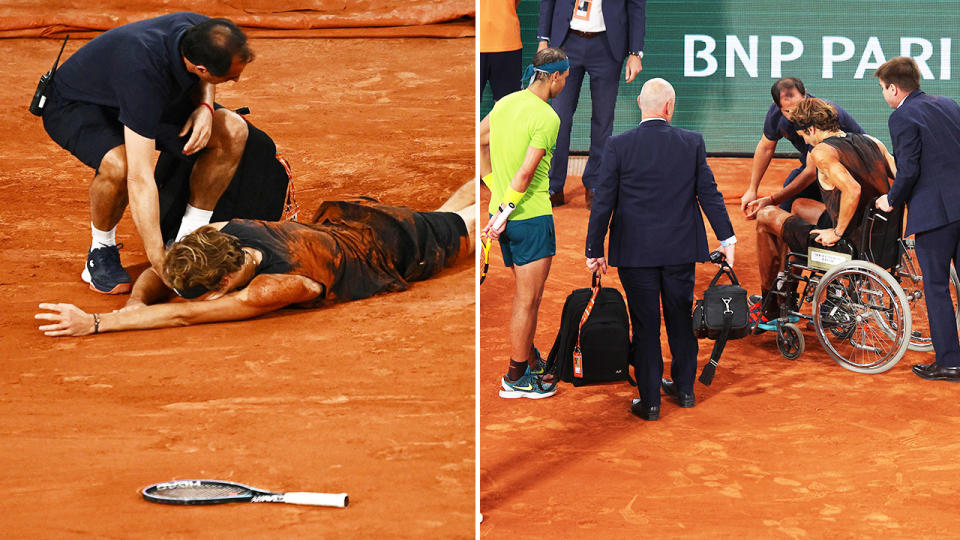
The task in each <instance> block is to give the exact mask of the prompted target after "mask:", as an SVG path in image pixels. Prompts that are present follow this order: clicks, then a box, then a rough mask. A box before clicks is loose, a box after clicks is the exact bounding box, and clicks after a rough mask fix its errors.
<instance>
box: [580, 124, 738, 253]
mask: <svg viewBox="0 0 960 540" xmlns="http://www.w3.org/2000/svg"><path fill="white" fill-rule="evenodd" d="M601 164H602V165H601V168H600V178H599V184H598V186H597V189H596V195H595V196H594V199H593V208H592V210H591V212H590V224H589V227H588V228H587V249H586V255H587V257H590V258H595V257H603V239H604V236H605V235H606V233H607V224H608V223H609V228H610V255H609V257H608V258H607V259H608V261H607V262H608V263H609V264H610V265H611V266H628V267H637V266H667V265H673V264H686V263H692V262H705V261H707V260H708V255H709V251H710V249H709V246H708V245H707V235H706V231H705V230H704V224H703V215H702V214H701V213H700V210H701V208H702V209H703V212H704V213H705V214H706V215H707V219H709V220H710V225H711V227H712V228H713V231H714V232H715V233H716V236H717V238H718V239H720V240H726V239H727V238H729V237H731V236H733V225H731V223H730V217H729V216H728V215H727V208H726V206H724V203H723V195H722V194H721V193H720V192H719V191H718V190H717V183H716V181H715V180H714V179H713V172H712V171H711V170H710V167H709V166H708V165H707V151H706V145H705V144H704V142H703V136H702V135H701V134H699V133H697V132H696V131H688V130H686V129H680V128H676V127H673V126H671V125H670V124H668V123H666V122H665V121H662V120H650V121H647V122H644V123H642V124H640V125H639V126H638V127H636V128H634V129H631V130H630V131H627V132H624V133H621V134H619V135H616V136H614V137H611V138H610V140H609V141H608V142H607V146H606V149H605V151H604V153H603V160H602V161H601ZM611 214H612V215H613V219H612V220H611Z"/></svg>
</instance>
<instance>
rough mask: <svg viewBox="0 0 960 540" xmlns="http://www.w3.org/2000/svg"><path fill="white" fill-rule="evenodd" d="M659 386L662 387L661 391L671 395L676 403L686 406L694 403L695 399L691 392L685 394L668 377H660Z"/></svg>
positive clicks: (691, 405)
mask: <svg viewBox="0 0 960 540" xmlns="http://www.w3.org/2000/svg"><path fill="white" fill-rule="evenodd" d="M660 387H661V388H663V393H664V394H666V395H668V396H670V397H672V398H673V400H674V401H676V402H677V405H679V406H681V407H683V408H685V409H686V408H688V407H693V406H694V405H696V404H697V403H696V399H695V398H694V397H693V394H685V393H683V392H681V391H680V388H679V387H678V386H677V383H675V382H673V381H671V380H670V379H661V380H660Z"/></svg>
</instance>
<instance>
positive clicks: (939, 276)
mask: <svg viewBox="0 0 960 540" xmlns="http://www.w3.org/2000/svg"><path fill="white" fill-rule="evenodd" d="M916 239H917V246H916V249H917V261H918V262H919V263H920V270H922V271H923V297H924V300H925V301H926V303H927V317H928V319H929V321H930V337H931V339H932V340H933V350H934V351H935V352H936V355H937V356H936V359H937V363H938V364H940V365H941V366H947V367H960V340H958V337H957V319H956V312H955V311H954V310H953V300H952V299H951V296H950V290H949V287H950V262H951V261H953V264H954V265H957V262H958V261H960V221H954V222H953V223H948V224H947V225H944V226H942V227H937V228H936V229H933V230H929V231H924V232H919V233H917V234H916Z"/></svg>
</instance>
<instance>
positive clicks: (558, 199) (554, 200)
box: [550, 191, 564, 206]
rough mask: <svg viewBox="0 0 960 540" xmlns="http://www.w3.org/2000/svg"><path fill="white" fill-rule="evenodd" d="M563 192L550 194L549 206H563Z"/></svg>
mask: <svg viewBox="0 0 960 540" xmlns="http://www.w3.org/2000/svg"><path fill="white" fill-rule="evenodd" d="M563 204H564V200H563V192H562V191H558V192H556V193H554V192H552V191H551V192H550V206H563Z"/></svg>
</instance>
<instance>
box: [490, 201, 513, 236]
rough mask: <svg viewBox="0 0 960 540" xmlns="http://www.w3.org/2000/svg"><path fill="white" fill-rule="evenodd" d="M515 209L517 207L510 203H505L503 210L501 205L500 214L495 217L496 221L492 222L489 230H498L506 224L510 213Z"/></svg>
mask: <svg viewBox="0 0 960 540" xmlns="http://www.w3.org/2000/svg"><path fill="white" fill-rule="evenodd" d="M516 209H517V205H515V204H513V203H512V202H508V203H507V207H506V208H504V207H503V205H502V204H501V205H500V214H499V215H498V216H497V220H496V221H494V222H493V225H491V228H493V229H499V228H500V227H501V226H502V225H503V224H504V223H506V221H507V218H508V217H510V212H513V211H514V210H516Z"/></svg>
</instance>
